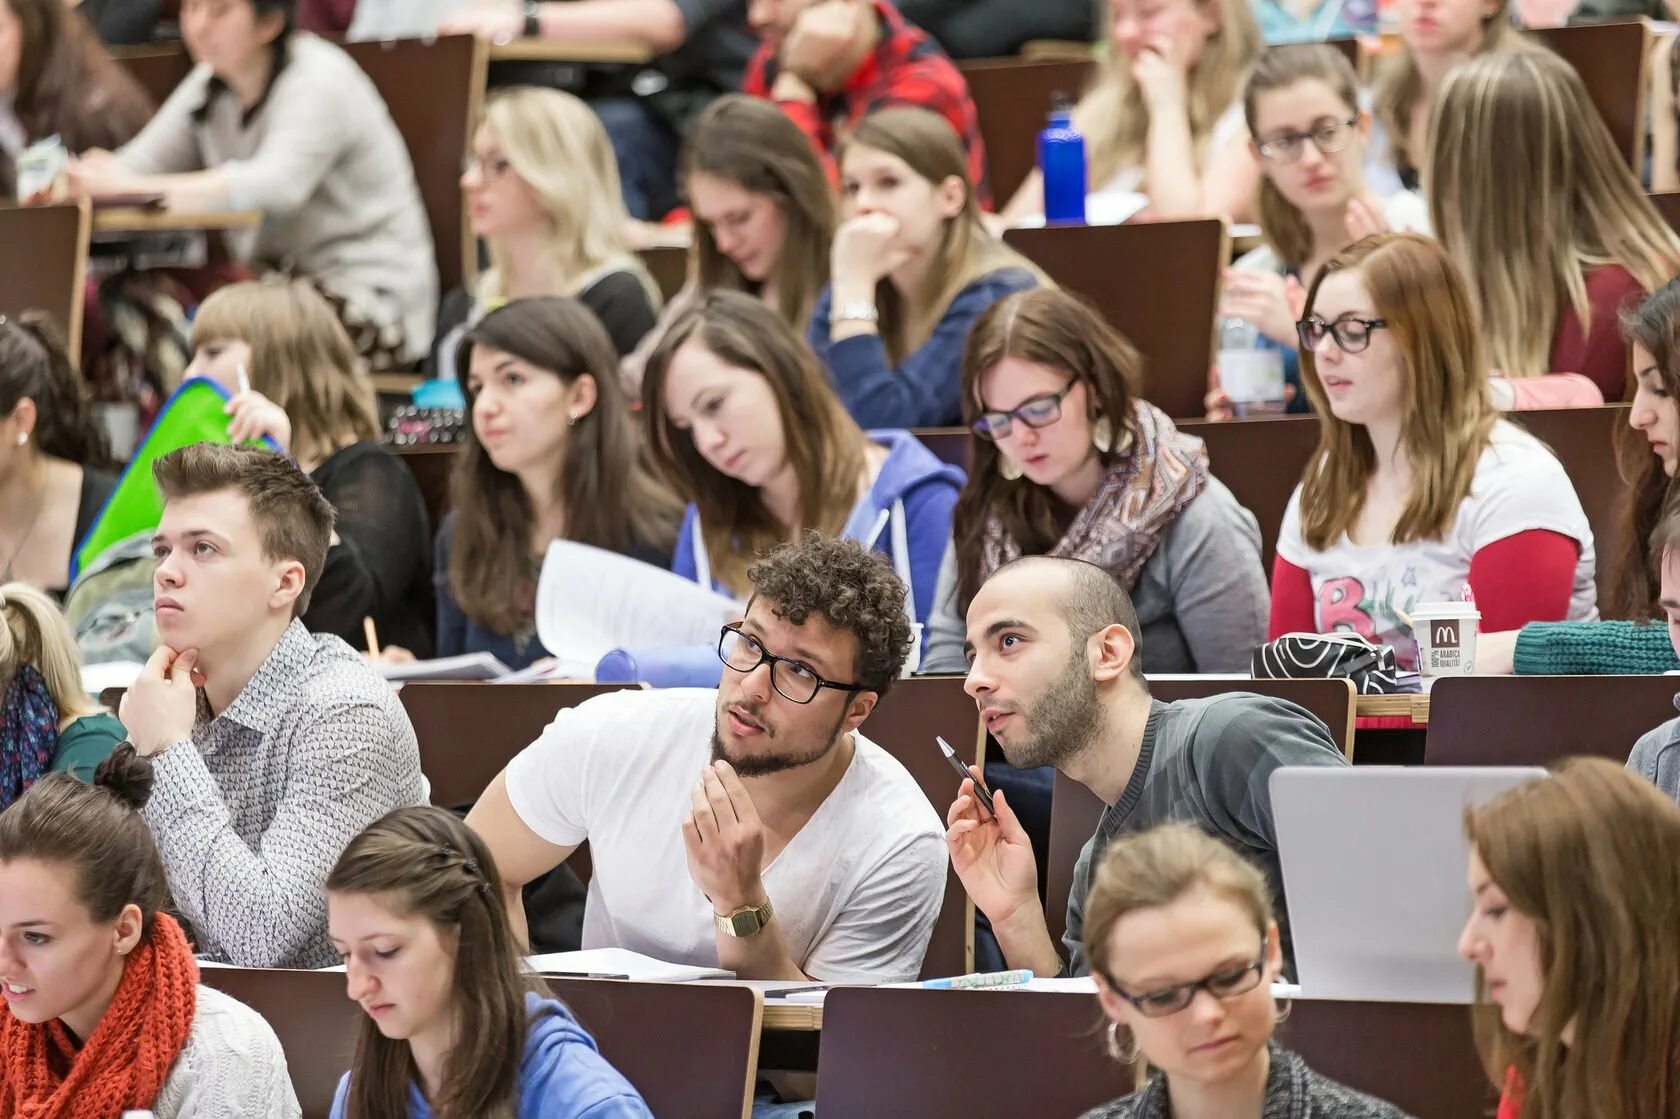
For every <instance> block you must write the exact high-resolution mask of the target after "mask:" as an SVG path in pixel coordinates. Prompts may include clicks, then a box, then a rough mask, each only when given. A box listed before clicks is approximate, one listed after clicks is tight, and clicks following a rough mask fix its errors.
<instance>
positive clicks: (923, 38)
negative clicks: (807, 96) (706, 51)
mask: <svg viewBox="0 0 1680 1119" xmlns="http://www.w3.org/2000/svg"><path fill="white" fill-rule="evenodd" d="M875 12H876V14H877V16H878V17H879V19H880V21H881V42H880V43H879V44H878V45H877V46H876V48H875V50H874V53H872V54H871V55H870V56H869V57H868V58H866V59H864V60H863V63H862V64H861V65H860V66H859V67H858V68H857V70H855V71H854V72H853V73H852V76H851V77H849V78H847V79H846V82H845V84H844V85H842V86H841V87H840V88H839V89H837V90H834V91H832V92H828V93H820V94H818V95H817V101H816V103H815V104H807V103H805V102H802V101H778V102H777V104H778V105H780V106H781V107H782V111H783V112H784V113H786V114H787V115H788V116H789V117H790V118H791V119H792V120H793V122H794V123H795V124H797V125H798V126H799V127H800V130H801V131H803V132H804V133H805V135H807V136H809V137H810V138H811V144H812V145H813V146H814V147H815V148H816V149H817V152H818V154H820V155H821V156H822V159H823V165H824V166H825V167H827V168H828V177H829V179H830V180H831V181H836V182H837V181H838V171H837V169H836V167H835V165H834V149H835V145H836V142H837V141H838V139H839V137H840V136H841V135H842V134H844V132H845V131H846V130H848V129H850V128H852V127H854V126H855V125H856V124H857V122H858V121H859V120H861V119H863V117H864V116H866V115H867V114H869V113H870V112H873V111H874V110H876V109H882V108H886V107H887V106H889V105H912V106H915V107H917V108H921V109H931V110H932V111H934V112H936V113H938V114H939V115H940V116H942V117H944V118H945V119H946V120H948V121H950V122H951V127H952V128H954V129H956V132H957V135H958V136H960V137H961V138H962V142H963V147H964V148H965V149H966V150H967V151H968V178H969V181H970V182H972V183H973V184H974V187H975V191H976V195H977V197H978V198H979V200H980V204H981V205H982V206H984V207H985V208H987V209H990V208H991V205H992V191H991V184H990V183H989V182H988V181H987V178H986V145H985V142H984V141H983V140H981V139H980V118H979V115H978V114H977V113H976V112H975V111H974V99H973V98H971V97H970V96H969V95H968V83H967V82H966V81H964V80H963V76H962V72H961V71H959V70H958V69H957V68H956V66H955V64H953V63H952V62H951V60H950V59H949V58H948V57H946V55H945V52H944V51H943V50H941V49H939V44H938V43H935V42H934V41H933V39H932V38H931V37H929V35H928V33H927V32H925V31H923V30H922V29H921V28H919V27H917V26H916V25H914V24H912V23H909V22H908V21H906V20H905V18H904V17H903V16H902V15H900V14H899V12H898V9H897V8H896V7H894V6H893V5H892V4H891V3H889V2H888V0H875ZM778 70H779V65H778V63H777V60H776V52H775V51H774V50H773V49H771V48H770V47H768V46H761V47H759V48H758V51H757V53H755V54H754V55H753V57H752V60H751V61H749V62H748V63H747V70H746V74H745V76H744V77H743V79H742V81H741V89H742V92H744V93H750V94H752V95H753V96H755V97H763V98H766V99H768V98H769V97H770V89H771V87H772V86H774V85H775V84H776V74H777V72H778Z"/></svg>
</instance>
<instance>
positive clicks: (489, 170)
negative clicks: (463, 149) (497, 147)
mask: <svg viewBox="0 0 1680 1119" xmlns="http://www.w3.org/2000/svg"><path fill="white" fill-rule="evenodd" d="M512 170H513V163H512V162H511V161H510V160H509V159H508V157H507V156H505V155H490V156H478V155H468V156H467V157H466V158H465V159H463V160H461V173H462V174H463V175H465V174H467V173H468V172H470V171H477V172H478V177H479V178H481V179H483V180H484V181H485V182H487V183H493V182H496V181H497V180H498V179H502V178H505V177H507V174H508V172H510V171H512Z"/></svg>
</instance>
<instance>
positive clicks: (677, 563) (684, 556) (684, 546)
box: [671, 505, 700, 580]
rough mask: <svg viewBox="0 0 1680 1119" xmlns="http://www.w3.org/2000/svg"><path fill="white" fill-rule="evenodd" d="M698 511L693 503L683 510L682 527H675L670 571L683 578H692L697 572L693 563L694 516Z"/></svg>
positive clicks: (697, 514)
mask: <svg viewBox="0 0 1680 1119" xmlns="http://www.w3.org/2000/svg"><path fill="white" fill-rule="evenodd" d="M699 515H700V511H699V510H698V509H697V508H695V507H694V506H693V505H690V506H689V507H688V508H687V509H684V510H683V519H682V527H681V528H679V529H677V546H676V548H675V550H673V551H672V552H671V571H672V573H673V574H676V575H681V576H682V577H683V578H684V579H689V580H693V579H694V578H695V576H696V574H697V571H696V568H695V564H694V518H696V517H698V516H699Z"/></svg>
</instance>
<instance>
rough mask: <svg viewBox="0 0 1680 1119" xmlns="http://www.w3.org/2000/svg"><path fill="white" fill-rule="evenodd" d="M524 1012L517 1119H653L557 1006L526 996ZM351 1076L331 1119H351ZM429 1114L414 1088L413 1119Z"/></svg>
mask: <svg viewBox="0 0 1680 1119" xmlns="http://www.w3.org/2000/svg"><path fill="white" fill-rule="evenodd" d="M525 1010H526V1013H527V1014H529V1015H530V1026H529V1028H528V1029H527V1031H526V1033H525V1056H524V1059H523V1060H521V1061H520V1062H519V1088H518V1094H519V1119H653V1113H652V1112H651V1111H649V1110H648V1106H647V1104H645V1103H643V1102H642V1097H641V1095H640V1094H639V1093H638V1092H637V1091H636V1089H634V1088H632V1087H631V1086H630V1082H629V1081H628V1080H626V1079H624V1077H623V1075H622V1074H620V1073H619V1071H618V1070H617V1069H615V1068H613V1067H612V1065H610V1064H608V1063H607V1059H606V1058H605V1057H603V1056H601V1054H600V1051H599V1050H597V1049H596V1048H595V1039H594V1038H592V1037H590V1036H589V1033H588V1031H587V1030H585V1029H584V1028H583V1027H582V1026H580V1025H578V1023H577V1019H575V1018H573V1017H572V1016H571V1014H570V1012H568V1011H567V1010H566V1008H565V1007H564V1006H563V1005H561V1003H560V1002H559V1001H558V1000H556V999H552V998H548V999H545V998H543V997H542V996H541V995H538V994H536V993H535V992H526V995H525ZM351 1075H352V1073H349V1072H347V1073H345V1074H344V1078H343V1079H342V1080H340V1081H339V1082H338V1092H337V1094H336V1095H334V1097H333V1106H332V1119H344V1117H345V1115H347V1114H348V1108H349V1103H350V1077H351ZM431 1114H432V1109H431V1107H430V1106H429V1105H428V1104H427V1103H426V1099H425V1097H424V1096H423V1095H421V1093H420V1088H419V1086H418V1085H414V1084H410V1085H409V1096H408V1115H409V1119H430V1116H431Z"/></svg>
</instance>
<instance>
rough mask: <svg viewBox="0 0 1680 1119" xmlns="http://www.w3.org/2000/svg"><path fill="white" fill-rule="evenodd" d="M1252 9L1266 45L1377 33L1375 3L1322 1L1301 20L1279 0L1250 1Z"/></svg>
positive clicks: (1344, 0)
mask: <svg viewBox="0 0 1680 1119" xmlns="http://www.w3.org/2000/svg"><path fill="white" fill-rule="evenodd" d="M1252 8H1253V11H1254V18H1255V19H1256V20H1257V21H1258V22H1259V24H1260V34H1261V35H1262V36H1263V37H1264V38H1265V40H1266V45H1267V46H1279V45H1282V44H1284V43H1322V42H1323V41H1324V40H1326V39H1347V38H1351V37H1353V36H1354V35H1375V34H1376V33H1377V5H1376V4H1375V3H1374V0H1323V3H1321V4H1319V6H1318V7H1317V8H1315V9H1313V11H1312V12H1311V13H1310V14H1308V15H1307V16H1305V17H1304V18H1297V17H1296V16H1295V14H1294V13H1293V12H1291V11H1290V10H1289V9H1288V8H1286V7H1284V6H1283V4H1281V3H1279V0H1252Z"/></svg>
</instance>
